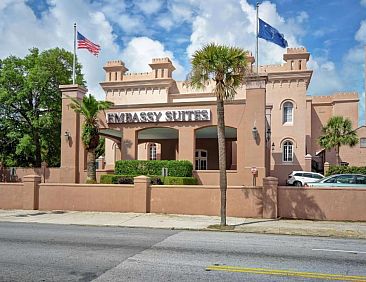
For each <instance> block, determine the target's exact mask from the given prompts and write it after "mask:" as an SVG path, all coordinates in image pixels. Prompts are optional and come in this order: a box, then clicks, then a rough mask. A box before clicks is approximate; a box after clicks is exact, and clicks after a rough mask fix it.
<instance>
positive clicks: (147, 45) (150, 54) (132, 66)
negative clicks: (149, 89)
mask: <svg viewBox="0 0 366 282" xmlns="http://www.w3.org/2000/svg"><path fill="white" fill-rule="evenodd" d="M165 57H169V58H170V59H171V60H172V62H173V65H174V66H175V68H176V70H175V71H174V72H173V76H174V77H175V78H177V79H183V78H184V70H183V67H182V66H181V65H180V64H179V62H178V61H176V60H175V58H174V55H173V53H172V52H170V51H168V50H165V48H164V45H163V44H161V43H160V42H159V41H156V40H152V39H150V38H148V37H135V38H133V39H132V40H131V41H130V42H129V43H128V45H127V47H126V48H125V49H124V50H123V52H122V56H121V58H122V60H123V61H124V62H125V65H126V67H127V68H128V69H129V70H130V72H148V71H151V68H150V66H149V64H150V63H151V60H152V58H165Z"/></svg>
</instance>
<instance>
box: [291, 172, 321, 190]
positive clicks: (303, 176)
mask: <svg viewBox="0 0 366 282" xmlns="http://www.w3.org/2000/svg"><path fill="white" fill-rule="evenodd" d="M322 178H324V175H322V174H320V173H316V172H308V171H293V172H291V173H290V174H289V175H288V179H287V184H288V185H294V186H304V184H305V183H311V182H315V181H318V180H319V179H322Z"/></svg>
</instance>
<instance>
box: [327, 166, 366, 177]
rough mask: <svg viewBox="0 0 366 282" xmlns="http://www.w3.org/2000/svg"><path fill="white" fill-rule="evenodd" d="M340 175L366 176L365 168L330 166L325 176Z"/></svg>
mask: <svg viewBox="0 0 366 282" xmlns="http://www.w3.org/2000/svg"><path fill="white" fill-rule="evenodd" d="M341 173H358V174H365V175H366V167H365V166H360V167H358V166H343V165H342V166H336V165H331V166H330V167H329V170H328V171H327V174H326V176H329V175H333V174H341Z"/></svg>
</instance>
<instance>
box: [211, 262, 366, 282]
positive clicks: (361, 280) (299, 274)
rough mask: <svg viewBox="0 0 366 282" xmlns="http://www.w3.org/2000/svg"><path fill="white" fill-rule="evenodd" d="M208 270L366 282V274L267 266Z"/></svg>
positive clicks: (217, 267)
mask: <svg viewBox="0 0 366 282" xmlns="http://www.w3.org/2000/svg"><path fill="white" fill-rule="evenodd" d="M206 270H215V271H226V272H241V273H253V274H263V275H278V276H293V277H303V278H315V279H325V280H341V281H359V282H366V276H355V275H342V274H331V273H320V272H301V271H292V270H280V269H266V268H251V267H238V266H228V265H210V266H208V267H207V268H206Z"/></svg>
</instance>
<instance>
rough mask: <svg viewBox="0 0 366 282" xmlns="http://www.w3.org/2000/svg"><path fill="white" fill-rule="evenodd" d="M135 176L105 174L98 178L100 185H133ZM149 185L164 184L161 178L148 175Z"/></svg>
mask: <svg viewBox="0 0 366 282" xmlns="http://www.w3.org/2000/svg"><path fill="white" fill-rule="evenodd" d="M136 176H137V175H116V174H106V175H102V176H101V177H100V183H102V184H133V183H134V181H133V179H134V177H136ZM149 177H150V180H151V184H153V185H162V184H163V183H164V182H163V180H162V178H163V177H161V176H157V175H150V176H149Z"/></svg>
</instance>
